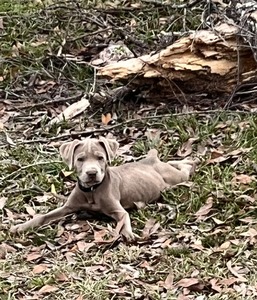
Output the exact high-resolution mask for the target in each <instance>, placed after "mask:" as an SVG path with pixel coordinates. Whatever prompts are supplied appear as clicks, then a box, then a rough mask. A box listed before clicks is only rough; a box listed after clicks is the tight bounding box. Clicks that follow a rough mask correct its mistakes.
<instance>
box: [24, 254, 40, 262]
mask: <svg viewBox="0 0 257 300" xmlns="http://www.w3.org/2000/svg"><path fill="white" fill-rule="evenodd" d="M41 257H42V254H41V253H39V252H31V253H29V254H28V255H27V257H26V260H27V261H33V260H37V259H38V258H41Z"/></svg>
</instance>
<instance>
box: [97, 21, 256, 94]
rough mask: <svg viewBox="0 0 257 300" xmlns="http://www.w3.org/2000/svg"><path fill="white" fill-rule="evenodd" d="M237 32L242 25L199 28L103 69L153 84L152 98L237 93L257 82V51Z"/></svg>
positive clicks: (122, 77)
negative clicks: (162, 46) (155, 49)
mask: <svg viewBox="0 0 257 300" xmlns="http://www.w3.org/2000/svg"><path fill="white" fill-rule="evenodd" d="M237 33H238V28H237V27H236V26H232V25H228V24H225V23H224V24H221V25H219V26H217V27H215V28H214V30H199V31H195V32H193V33H191V34H190V35H189V36H187V37H182V38H180V39H179V40H177V41H176V42H174V43H173V44H172V45H170V46H168V47H167V48H165V49H163V50H161V51H160V52H159V53H155V54H148V55H143V56H140V57H137V58H131V59H128V60H122V61H119V62H115V63H110V64H108V65H106V66H104V67H102V68H100V69H99V70H98V75H99V76H104V77H107V78H109V79H110V80H111V81H112V82H113V81H117V80H119V81H122V82H126V83H128V82H130V84H131V85H132V86H133V87H142V86H147V89H148V91H147V93H148V97H149V98H151V97H153V98H155V97H165V98H166V99H171V98H174V95H175V98H177V99H182V98H181V96H182V97H183V99H186V98H187V95H190V94H192V93H196V92H197V94H201V93H204V94H205V95H217V94H219V93H221V94H224V93H226V94H232V93H233V90H235V88H236V87H238V86H240V85H242V84H245V83H252V82H257V68H256V67H257V64H256V61H255V60H254V56H253V53H252V51H251V49H250V47H249V46H248V45H247V44H246V43H245V42H244V41H243V39H242V38H240V36H238V35H237Z"/></svg>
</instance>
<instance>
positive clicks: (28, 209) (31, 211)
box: [24, 204, 36, 217]
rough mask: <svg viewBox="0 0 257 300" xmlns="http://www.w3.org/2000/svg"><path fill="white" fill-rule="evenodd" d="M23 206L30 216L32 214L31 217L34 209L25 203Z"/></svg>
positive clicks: (33, 214)
mask: <svg viewBox="0 0 257 300" xmlns="http://www.w3.org/2000/svg"><path fill="white" fill-rule="evenodd" d="M24 207H25V209H26V211H27V213H28V214H29V215H30V216H32V217H33V216H35V214H36V212H35V211H34V209H33V208H32V207H31V206H29V205H27V204H25V205H24Z"/></svg>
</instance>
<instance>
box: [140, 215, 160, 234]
mask: <svg viewBox="0 0 257 300" xmlns="http://www.w3.org/2000/svg"><path fill="white" fill-rule="evenodd" d="M159 227H160V223H159V222H156V220H155V219H153V218H150V219H149V220H147V222H146V223H145V227H144V229H143V232H142V237H143V238H144V239H146V238H149V237H150V236H151V235H152V234H154V233H156V231H157V230H158V228H159Z"/></svg>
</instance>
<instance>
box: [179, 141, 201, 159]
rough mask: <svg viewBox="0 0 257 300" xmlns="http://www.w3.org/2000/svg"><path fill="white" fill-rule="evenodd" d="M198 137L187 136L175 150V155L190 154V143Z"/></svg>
mask: <svg viewBox="0 0 257 300" xmlns="http://www.w3.org/2000/svg"><path fill="white" fill-rule="evenodd" d="M197 140H198V138H189V139H188V141H187V142H185V143H184V144H183V145H182V146H181V147H180V148H179V149H178V151H177V155H178V156H180V157H186V156H188V155H190V154H191V153H192V151H193V149H192V145H193V143H194V142H195V141H197Z"/></svg>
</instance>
